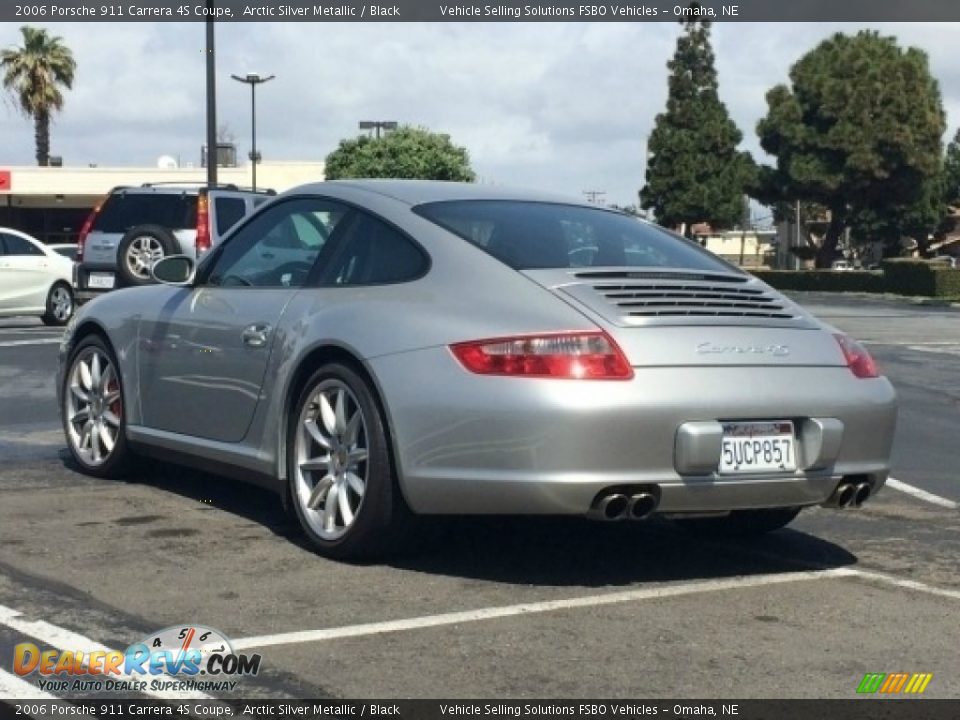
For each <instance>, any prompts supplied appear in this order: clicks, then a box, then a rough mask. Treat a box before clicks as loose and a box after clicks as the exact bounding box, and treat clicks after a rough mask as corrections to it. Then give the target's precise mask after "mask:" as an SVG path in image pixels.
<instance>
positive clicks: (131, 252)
mask: <svg viewBox="0 0 960 720" xmlns="http://www.w3.org/2000/svg"><path fill="white" fill-rule="evenodd" d="M162 258H163V246H162V245H161V244H160V241H159V240H157V238H155V237H153V236H152V235H140V236H139V237H135V238H134V239H133V241H132V242H131V243H130V246H129V247H128V248H127V253H126V257H125V258H124V260H125V262H126V263H127V269H128V270H130V274H131V275H134V276H135V277H138V278H140V279H141V280H149V279H150V268H151V267H153V264H154V263H155V262H157V260H160V259H162Z"/></svg>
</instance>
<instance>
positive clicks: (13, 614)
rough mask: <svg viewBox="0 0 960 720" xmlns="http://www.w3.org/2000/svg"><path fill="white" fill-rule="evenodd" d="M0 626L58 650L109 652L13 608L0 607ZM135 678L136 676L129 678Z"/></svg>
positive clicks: (180, 696) (184, 695)
mask: <svg viewBox="0 0 960 720" xmlns="http://www.w3.org/2000/svg"><path fill="white" fill-rule="evenodd" d="M0 625H5V626H6V627H8V628H10V629H11V630H16V631H17V632H20V633H23V634H24V635H29V636H30V637H32V638H35V639H36V640H40V641H41V642H44V643H46V644H47V645H52V646H53V647H55V648H57V649H58V650H70V651H73V652H76V651H77V650H82V651H84V653H91V652H93V651H96V650H100V651H104V652H110V651H111V649H110V648H108V647H107V646H106V645H102V644H101V643H98V642H96V641H95V640H91V639H90V638H88V637H84V636H83V635H80V634H78V633H75V632H73V631H71V630H67V629H65V628H62V627H59V626H58V625H53V624H51V623H48V622H47V621H46V620H25V619H24V618H23V613H21V612H19V611H18V610H14V609H13V608H8V607H5V606H3V605H0ZM131 677H136V676H131ZM143 692H144V693H145V694H146V695H150V696H151V697H155V698H160V699H163V700H209V699H210V696H209V695H206V694H204V693H201V692H191V691H187V690H184V691H180V690H153V689H150V686H149V685H148V686H147V689H146V690H144V691H143Z"/></svg>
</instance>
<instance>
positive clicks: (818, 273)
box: [753, 270, 886, 293]
mask: <svg viewBox="0 0 960 720" xmlns="http://www.w3.org/2000/svg"><path fill="white" fill-rule="evenodd" d="M753 274H754V275H756V276H757V277H758V278H760V279H761V280H763V281H764V282H765V283H768V284H770V285H772V286H773V287H775V288H777V290H820V291H824V292H866V293H882V292H886V286H885V284H884V276H883V273H882V272H879V271H872V272H858V271H840V270H755V271H753Z"/></svg>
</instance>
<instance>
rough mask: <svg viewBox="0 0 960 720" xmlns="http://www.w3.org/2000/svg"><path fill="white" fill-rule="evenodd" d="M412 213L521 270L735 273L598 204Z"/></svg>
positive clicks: (476, 206) (473, 204)
mask: <svg viewBox="0 0 960 720" xmlns="http://www.w3.org/2000/svg"><path fill="white" fill-rule="evenodd" d="M414 211H415V212H416V213H417V214H419V215H421V216H423V217H425V218H426V219H428V220H430V221H432V222H435V223H436V224H437V225H440V226H441V227H443V228H446V229H447V230H450V231H451V232H453V233H455V234H457V235H459V236H460V237H462V238H463V239H464V240H467V241H469V242H471V243H473V244H474V245H476V246H478V247H480V248H482V249H483V250H485V251H486V252H488V253H490V254H491V255H493V256H494V257H495V258H497V259H498V260H500V261H502V262H504V263H506V264H507V265H509V266H510V267H512V268H514V269H515V270H532V269H535V268H583V267H670V268H684V269H691V270H708V271H715V272H717V271H719V272H730V270H731V268H730V266H728V265H727V264H726V263H723V262H722V261H720V260H719V259H718V258H716V257H715V256H713V255H711V254H710V253H709V252H707V251H706V250H704V249H703V248H701V247H700V246H699V245H696V244H695V243H693V242H690V241H688V240H684V239H683V238H678V237H676V236H674V235H671V234H670V233H668V232H666V231H665V230H662V229H660V228H658V227H656V226H654V225H650V224H647V223H644V222H641V221H640V220H637V219H635V218H632V217H630V216H629V215H624V214H621V213H617V212H612V211H609V210H602V209H600V208H587V207H581V206H577V205H561V204H555V203H541V202H522V201H516V200H457V201H449V202H436V203H428V204H425V205H419V206H417V207H416V208H414Z"/></svg>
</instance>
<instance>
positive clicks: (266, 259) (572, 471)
mask: <svg viewBox="0 0 960 720" xmlns="http://www.w3.org/2000/svg"><path fill="white" fill-rule="evenodd" d="M153 274H154V277H155V278H156V279H157V280H158V281H160V283H161V284H158V285H153V286H147V287H140V288H131V289H128V290H122V291H119V292H113V293H110V294H109V295H106V296H104V297H101V298H98V299H97V300H94V301H93V302H91V303H89V304H88V305H86V306H84V307H83V308H82V309H81V310H80V311H79V312H78V313H77V314H76V316H75V317H74V319H73V321H72V322H71V324H70V325H69V327H68V330H67V332H66V334H65V337H64V340H63V344H62V347H61V351H60V356H61V363H60V367H61V371H60V379H59V384H58V387H59V402H60V409H61V412H62V415H63V427H64V431H65V433H66V439H67V443H68V445H69V447H70V451H71V453H72V455H73V458H74V459H75V461H76V462H77V463H78V464H79V465H80V466H81V467H82V468H83V470H84V471H86V472H88V473H91V474H93V475H98V476H104V477H106V476H115V475H117V474H120V473H122V472H124V471H125V470H126V468H127V467H128V465H129V462H130V461H131V460H133V459H134V458H135V457H136V456H141V455H143V456H154V457H159V458H163V459H169V460H172V461H174V462H179V463H184V464H188V465H193V466H198V467H204V468H208V469H213V470H215V471H218V472H221V473H223V474H226V475H229V476H232V477H236V478H238V479H246V480H252V481H255V482H259V483H261V484H264V485H267V486H269V487H271V488H274V489H276V490H277V492H278V493H280V494H281V495H282V496H283V497H284V498H285V499H286V502H287V503H288V505H289V507H291V508H292V510H293V511H294V512H295V513H296V516H297V517H298V518H299V521H300V523H301V524H302V526H303V530H304V532H305V533H306V534H307V536H308V537H309V538H310V540H311V541H312V542H313V544H314V545H315V547H316V548H317V550H318V551H319V552H320V553H322V554H324V555H328V556H331V557H337V558H351V557H361V556H370V555H375V554H377V553H380V552H382V551H384V550H386V549H390V548H392V547H394V546H395V545H396V543H397V541H398V540H399V537H400V535H401V534H402V533H403V532H405V531H406V529H408V528H409V525H410V521H411V519H412V518H415V516H416V515H420V514H557V515H579V516H588V517H592V518H596V519H598V520H636V519H640V518H645V517H648V516H651V515H660V516H664V517H668V518H671V519H676V521H677V522H680V523H682V524H684V525H686V526H687V527H690V528H693V529H696V530H704V531H710V532H728V533H740V534H749V533H762V532H766V531H770V530H773V529H776V528H779V527H783V526H784V525H786V524H787V523H789V522H790V521H791V520H792V519H793V518H794V517H795V516H796V515H797V513H798V512H799V511H800V510H801V509H802V508H804V507H808V506H813V505H824V506H828V507H857V506H859V505H861V504H862V503H863V502H864V501H865V500H867V499H868V498H869V497H870V496H871V495H872V494H873V493H876V492H877V490H879V489H880V487H881V486H882V485H883V484H884V482H885V481H886V478H887V475H888V472H889V466H890V460H889V458H890V448H891V443H892V439H893V432H894V425H895V421H896V400H895V395H894V391H893V388H892V387H891V385H890V383H889V382H888V381H887V380H886V379H885V378H884V377H882V376H880V375H879V373H878V370H877V367H876V365H875V364H874V361H873V360H872V359H871V357H870V355H869V354H868V353H867V351H866V350H864V348H863V347H862V346H861V345H859V344H858V343H857V342H855V341H854V340H852V339H851V338H849V337H847V336H845V335H843V334H842V333H839V332H838V331H836V330H835V329H833V328H830V327H828V326H826V325H824V324H822V323H820V322H819V321H817V320H815V319H814V318H813V317H811V316H810V315H809V314H808V313H806V312H805V311H804V310H802V309H801V308H800V307H798V306H797V305H795V304H794V303H793V302H791V301H790V300H789V299H787V298H785V297H783V296H782V295H780V294H778V293H777V292H776V291H774V290H772V289H771V288H770V287H769V286H767V285H765V284H764V283H763V282H761V281H759V280H757V279H756V278H754V277H752V276H751V275H749V274H747V273H746V272H744V271H742V270H740V269H738V268H736V267H733V266H731V265H728V264H726V263H725V262H723V261H722V260H720V259H718V258H717V257H715V256H713V255H711V254H710V253H708V252H706V251H705V250H703V249H702V248H700V247H699V246H698V245H696V244H695V243H691V242H688V241H687V240H685V239H683V238H681V237H678V236H676V235H674V234H672V233H670V232H668V231H666V230H663V229H661V228H659V227H657V226H655V225H653V224H650V223H647V222H643V221H640V220H637V219H635V218H632V217H629V216H627V215H624V214H621V213H619V212H614V211H611V210H608V209H604V208H600V207H597V206H593V205H588V204H584V203H581V202H577V201H571V200H567V199H563V198H555V197H550V196H542V195H538V194H535V193H529V192H518V191H512V190H506V189H502V188H495V187H487V186H478V185H470V184H457V183H439V182H416V181H387V180H384V181H340V182H326V183H319V184H313V185H306V186H303V187H300V188H297V189H295V190H292V191H290V192H287V193H286V194H284V195H281V196H279V197H277V198H276V199H274V200H272V201H271V202H269V203H267V204H265V205H264V206H262V207H261V208H260V209H259V210H258V211H257V212H255V213H254V214H252V215H251V216H249V217H248V218H247V219H245V220H244V221H243V222H242V223H241V224H240V225H239V226H238V227H237V228H236V229H235V230H234V231H233V232H232V233H231V234H230V235H229V237H228V238H227V239H225V240H224V242H222V243H221V244H220V245H218V246H217V247H216V248H215V249H214V250H212V251H211V252H210V253H209V254H207V255H206V256H205V257H204V258H202V259H201V260H200V261H199V263H197V264H195V263H194V261H193V260H192V259H190V258H186V257H169V258H165V259H164V260H162V261H160V262H158V263H157V264H156V265H155V266H154V268H153Z"/></svg>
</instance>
